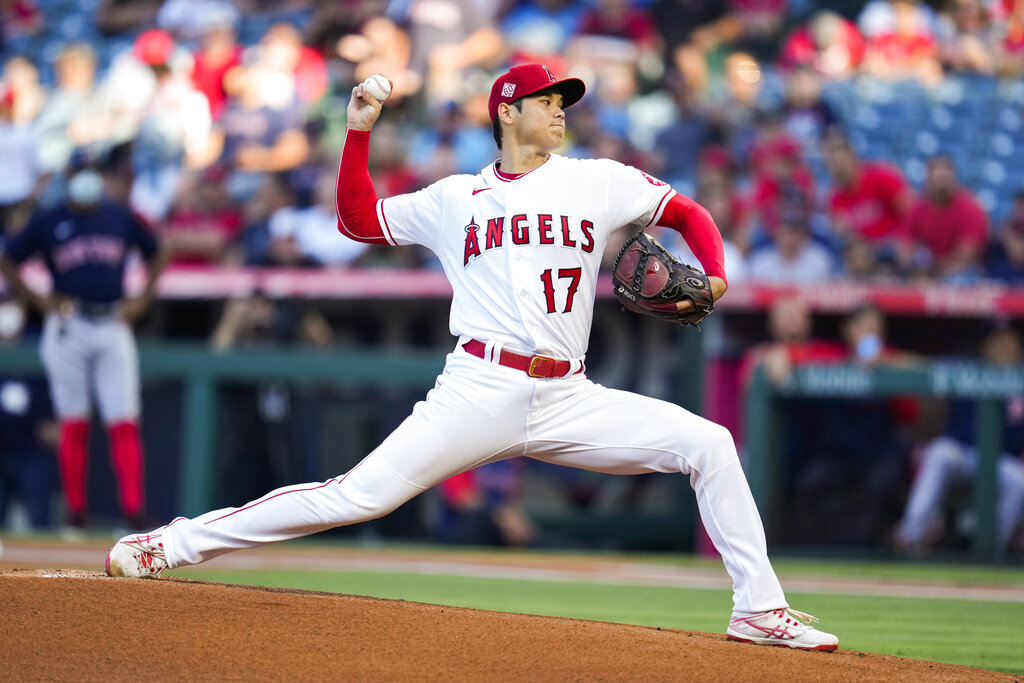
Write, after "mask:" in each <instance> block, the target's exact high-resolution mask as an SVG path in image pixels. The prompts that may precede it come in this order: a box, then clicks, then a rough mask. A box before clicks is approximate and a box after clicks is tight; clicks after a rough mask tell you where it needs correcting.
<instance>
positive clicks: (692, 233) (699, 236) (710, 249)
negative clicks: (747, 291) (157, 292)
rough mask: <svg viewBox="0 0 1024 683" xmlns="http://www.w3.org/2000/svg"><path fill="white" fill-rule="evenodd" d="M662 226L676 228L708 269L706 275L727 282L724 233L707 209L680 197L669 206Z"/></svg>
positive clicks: (661, 221)
mask: <svg viewBox="0 0 1024 683" xmlns="http://www.w3.org/2000/svg"><path fill="white" fill-rule="evenodd" d="M658 225H661V226H664V227H666V228H672V229H673V230H675V231H676V232H678V233H679V234H680V235H682V236H683V239H684V240H686V244H687V246H689V247H690V250H691V251H692V252H693V255H694V256H696V257H697V260H698V261H700V265H701V266H703V267H704V272H705V273H707V274H708V275H714V276H715V277H720V278H722V279H723V280H725V250H724V248H723V246H722V233H720V232H719V231H718V226H717V225H715V221H714V219H712V218H711V214H710V213H708V210H707V209H705V208H704V207H703V206H701V205H700V204H698V203H697V202H695V201H693V200H692V199H690V198H689V197H684V196H683V195H681V194H677V195H675V196H674V197H672V199H670V200H669V202H668V204H666V205H665V211H664V212H663V213H662V214H661V218H659V219H658ZM727 284H728V282H727Z"/></svg>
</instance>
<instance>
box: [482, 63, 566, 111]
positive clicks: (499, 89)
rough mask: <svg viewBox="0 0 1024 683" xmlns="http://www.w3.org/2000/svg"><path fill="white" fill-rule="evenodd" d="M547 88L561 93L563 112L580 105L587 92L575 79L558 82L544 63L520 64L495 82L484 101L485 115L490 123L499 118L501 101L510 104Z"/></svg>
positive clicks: (564, 79)
mask: <svg viewBox="0 0 1024 683" xmlns="http://www.w3.org/2000/svg"><path fill="white" fill-rule="evenodd" d="M548 88H555V89H556V90H557V91H558V92H559V93H561V94H562V108H563V109H565V108H566V107H568V106H570V105H573V104H576V103H577V102H579V101H580V100H581V99H582V98H583V93H584V92H585V91H586V86H585V85H583V81H581V80H580V79H578V78H563V79H562V80H558V78H557V77H556V76H555V74H554V73H553V72H552V71H551V69H549V68H547V67H546V66H544V65H543V64H520V65H518V66H514V67H512V68H511V69H509V70H508V71H507V72H506V73H505V74H504V75H502V76H500V77H499V78H498V80H496V81H494V85H492V86H491V97H490V98H489V99H488V100H487V113H488V114H490V116H491V121H493V120H494V119H495V118H497V116H498V105H499V104H501V103H502V102H505V103H506V104H511V103H512V102H515V101H516V100H518V99H519V98H520V97H526V96H527V95H532V94H533V93H535V92H540V91H541V90H547V89H548Z"/></svg>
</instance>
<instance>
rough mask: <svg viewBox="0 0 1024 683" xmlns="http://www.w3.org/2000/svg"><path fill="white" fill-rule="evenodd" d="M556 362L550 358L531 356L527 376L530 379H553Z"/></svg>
mask: <svg viewBox="0 0 1024 683" xmlns="http://www.w3.org/2000/svg"><path fill="white" fill-rule="evenodd" d="M555 362H556V361H555V359H554V358H551V357H550V356H530V366H529V367H528V368H526V374H527V375H529V376H530V377H553V376H554V372H555Z"/></svg>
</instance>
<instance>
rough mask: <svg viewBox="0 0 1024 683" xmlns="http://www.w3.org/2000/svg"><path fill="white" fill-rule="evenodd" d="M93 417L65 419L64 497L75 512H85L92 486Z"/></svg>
mask: <svg viewBox="0 0 1024 683" xmlns="http://www.w3.org/2000/svg"><path fill="white" fill-rule="evenodd" d="M88 462H89V421H88V420H85V419H77V420H74V419H72V420H61V423H60V443H59V444H58V446H57V465H58V466H59V468H60V482H61V484H62V485H63V487H64V500H65V502H66V503H67V506H68V510H69V511H70V512H71V513H72V514H76V515H81V514H85V504H86V502H85V498H86V491H87V490H88V487H89V482H88V476H89V475H88V471H89V466H88Z"/></svg>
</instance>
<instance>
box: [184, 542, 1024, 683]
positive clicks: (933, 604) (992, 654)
mask: <svg viewBox="0 0 1024 683" xmlns="http://www.w3.org/2000/svg"><path fill="white" fill-rule="evenodd" d="M676 559H677V560H678V559H679V558H676ZM703 562H704V560H698V563H703ZM682 563H683V564H690V563H689V562H688V561H683V562H682ZM709 564H710V565H711V566H718V567H720V566H721V565H720V564H719V565H715V564H714V563H713V562H712V563H709ZM776 566H777V568H778V569H779V571H780V573H781V574H783V575H785V574H786V573H792V574H813V575H822V574H825V573H826V572H825V571H824V568H828V569H830V570H831V571H830V572H827V573H830V574H831V575H835V576H840V575H841V576H851V575H852V576H878V575H879V574H880V573H881V572H883V571H885V572H886V576H888V578H896V577H894V576H893V575H892V574H890V573H889V572H888V570H889V569H892V570H893V572H894V573H895V574H896V575H898V578H901V579H914V578H918V579H921V581H922V583H926V582H927V581H929V580H935V581H937V580H950V579H953V578H955V579H956V580H959V581H963V582H970V583H974V584H990V583H1000V584H1004V585H1016V584H1017V583H1018V581H1019V580H1020V579H1021V578H1022V577H1021V575H1022V572H1021V571H1020V570H1008V569H998V568H982V567H976V568H959V569H958V568H955V567H945V568H942V567H936V568H931V567H920V566H918V567H916V569H915V567H913V566H910V565H906V566H903V565H892V566H890V565H883V564H878V565H871V564H866V565H862V566H858V565H838V564H837V565H833V564H832V563H822V562H807V563H804V562H797V561H786V562H777V563H776ZM967 569H969V570H970V571H967ZM174 574H175V575H177V576H182V577H187V578H196V579H204V580H209V581H218V582H225V583H239V584H250V585H263V586H278V587H287V588H301V589H307V590H319V591H329V592H333V593H346V594H352V595H366V596H373V597H381V598H393V599H401V600H411V601H416V602H426V603H436V604H443V605H454V606H460V607H472V608H478V609H488V610H497V611H505V612H520V613H526V614H540V615H553V616H565V617H576V618H581V619H596V620H600V621H611V622H619V623H629V624H641V625H648V626H662V627H666V628H680V629H687V630H693V631H705V632H711V633H722V632H723V631H724V629H725V625H726V620H727V619H728V615H729V609H730V607H731V594H730V592H729V591H725V590H692V589H679V588H656V587H643V586H607V585H597V584H589V583H581V582H579V583H545V582H539V581H517V580H507V579H480V578H465V577H447V576H430V575H412V574H381V573H363V572H324V571H265V570H260V571H255V570H253V571H233V570H219V569H218V570H214V569H189V570H184V571H176V572H174ZM788 597H789V599H790V602H791V604H792V605H793V606H794V607H796V608H797V609H800V610H802V611H806V612H810V613H812V614H816V615H817V616H819V617H822V618H823V620H824V621H823V623H822V624H821V627H822V628H823V629H824V630H827V631H830V632H833V633H836V634H837V635H839V638H840V647H841V648H843V649H845V650H859V651H864V652H875V653H884V654H892V655H898V656H901V657H911V658H914V659H925V660H930V661H938V662H948V663H951V664H961V665H965V666H972V667H978V668H983V669H992V670H996V671H1004V672H1007V673H1016V674H1024V648H1022V647H1021V643H1022V642H1024V604H1022V603H999V602H972V601H966V600H956V599H918V598H892V597H877V596H844V595H825V594H799V593H790V594H789V595H788Z"/></svg>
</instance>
